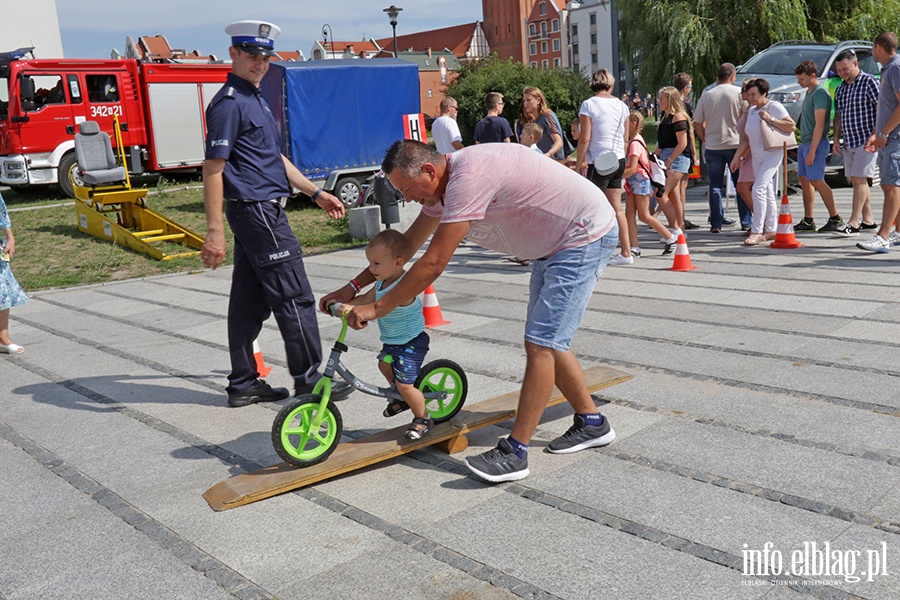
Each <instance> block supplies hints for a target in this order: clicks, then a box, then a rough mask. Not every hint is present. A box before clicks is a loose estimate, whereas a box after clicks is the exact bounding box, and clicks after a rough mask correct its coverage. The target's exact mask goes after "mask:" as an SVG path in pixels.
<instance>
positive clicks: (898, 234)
mask: <svg viewBox="0 0 900 600" xmlns="http://www.w3.org/2000/svg"><path fill="white" fill-rule="evenodd" d="M888 244H890V245H891V246H900V231H898V230H896V229H895V230H894V231H892V232H891V235H889V236H888Z"/></svg>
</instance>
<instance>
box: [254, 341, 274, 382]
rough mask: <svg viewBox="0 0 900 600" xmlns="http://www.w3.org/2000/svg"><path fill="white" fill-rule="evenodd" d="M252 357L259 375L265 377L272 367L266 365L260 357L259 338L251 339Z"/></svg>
mask: <svg viewBox="0 0 900 600" xmlns="http://www.w3.org/2000/svg"><path fill="white" fill-rule="evenodd" d="M253 358H254V360H256V370H257V371H258V372H259V376H260V377H265V376H266V375H268V374H269V373H271V372H272V367H267V366H266V363H265V361H264V360H263V357H262V351H261V350H260V349H259V340H253Z"/></svg>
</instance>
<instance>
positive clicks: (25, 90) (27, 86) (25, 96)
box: [19, 77, 34, 111]
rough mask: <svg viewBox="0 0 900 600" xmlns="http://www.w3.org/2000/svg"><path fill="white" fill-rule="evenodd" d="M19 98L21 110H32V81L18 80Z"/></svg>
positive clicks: (28, 78)
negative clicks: (20, 99)
mask: <svg viewBox="0 0 900 600" xmlns="http://www.w3.org/2000/svg"><path fill="white" fill-rule="evenodd" d="M19 96H20V97H21V98H22V110H24V111H29V110H34V79H32V78H31V77H22V78H21V79H20V80H19Z"/></svg>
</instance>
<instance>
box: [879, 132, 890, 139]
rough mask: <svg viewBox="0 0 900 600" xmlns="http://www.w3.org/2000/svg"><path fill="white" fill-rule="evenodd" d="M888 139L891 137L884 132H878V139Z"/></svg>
mask: <svg viewBox="0 0 900 600" xmlns="http://www.w3.org/2000/svg"><path fill="white" fill-rule="evenodd" d="M888 137H889V136H888V134H886V133H884V132H883V131H879V132H878V139H880V140H886V139H888Z"/></svg>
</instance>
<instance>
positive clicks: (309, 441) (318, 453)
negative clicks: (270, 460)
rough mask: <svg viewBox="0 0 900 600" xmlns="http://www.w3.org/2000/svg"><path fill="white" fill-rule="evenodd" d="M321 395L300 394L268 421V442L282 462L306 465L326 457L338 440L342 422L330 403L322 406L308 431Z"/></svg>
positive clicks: (299, 465)
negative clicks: (317, 422) (316, 424)
mask: <svg viewBox="0 0 900 600" xmlns="http://www.w3.org/2000/svg"><path fill="white" fill-rule="evenodd" d="M321 400H322V397H321V396H315V395H313V394H304V395H302V396H298V397H297V398H296V399H295V400H294V401H293V402H291V403H290V404H286V405H285V406H284V408H282V409H281V410H280V411H279V412H278V416H276V417H275V422H274V423H272V445H273V446H275V452H277V453H278V456H280V457H281V458H282V460H284V461H285V462H288V463H290V464H292V465H295V466H297V467H309V466H312V465H315V464H318V463H320V462H322V461H323V460H325V459H326V458H328V457H329V456H330V455H331V453H332V452H334V449H335V448H337V446H338V443H340V441H341V433H342V431H343V429H344V422H343V419H341V413H340V411H338V409H337V407H336V406H335V405H334V403H333V402H329V403H328V405H327V406H326V407H325V409H324V410H325V414H324V415H323V418H322V423H321V424H320V425H319V427H318V429H317V430H316V431H314V432H312V434H310V432H309V425H310V423H312V422H313V420H314V419H315V418H316V417H317V416H318V414H319V411H320V410H321V409H320V408H319V404H320V402H321Z"/></svg>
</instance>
